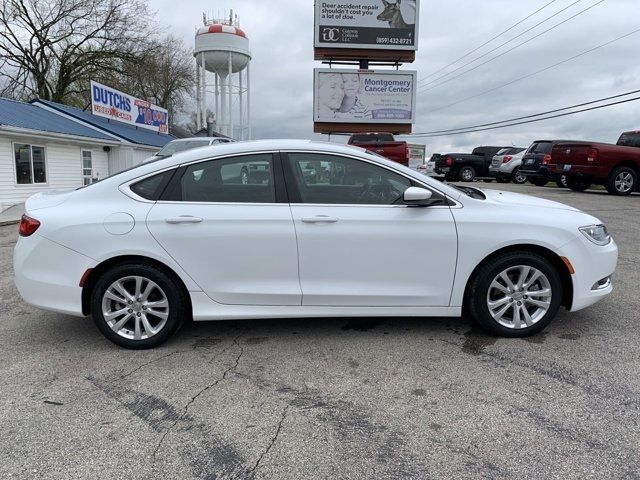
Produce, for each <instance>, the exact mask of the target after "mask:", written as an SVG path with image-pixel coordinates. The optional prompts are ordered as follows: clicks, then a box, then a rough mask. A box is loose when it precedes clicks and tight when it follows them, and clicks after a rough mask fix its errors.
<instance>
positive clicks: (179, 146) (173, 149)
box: [156, 139, 210, 157]
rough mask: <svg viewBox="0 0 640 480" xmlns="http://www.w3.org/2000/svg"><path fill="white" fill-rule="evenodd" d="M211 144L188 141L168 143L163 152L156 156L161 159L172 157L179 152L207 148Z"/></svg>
mask: <svg viewBox="0 0 640 480" xmlns="http://www.w3.org/2000/svg"><path fill="white" fill-rule="evenodd" d="M209 144H210V141H209V140H208V139H207V140H187V141H179V142H176V141H175V140H174V141H173V142H169V143H167V144H166V145H165V146H164V148H163V149H162V150H160V151H159V152H158V153H157V154H156V155H158V156H160V157H170V156H171V155H174V154H176V153H179V152H184V151H186V150H191V149H192V148H198V147H206V146H207V145H209Z"/></svg>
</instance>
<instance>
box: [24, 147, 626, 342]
mask: <svg viewBox="0 0 640 480" xmlns="http://www.w3.org/2000/svg"><path fill="white" fill-rule="evenodd" d="M246 165H252V166H254V169H255V172H254V174H253V175H252V178H253V180H252V181H251V182H244V181H243V180H242V178H240V175H239V173H238V172H241V171H242V168H243V166H246ZM617 257H618V249H617V247H616V244H615V243H614V241H613V240H612V239H611V237H610V236H609V234H608V233H607V230H606V228H605V227H604V226H603V225H602V224H601V222H600V221H599V220H598V219H597V218H594V217H592V216H591V215H588V214H586V213H583V212H580V211H579V210H576V209H575V208H572V207H569V206H566V205H563V204H560V203H556V202H552V201H548V200H542V199H538V198H535V197H530V196H526V195H521V194H516V193H508V192H498V191H492V190H486V191H484V190H479V189H476V188H471V187H460V188H458V187H453V186H449V185H445V184H443V183H440V182H438V181H437V180H434V179H431V178H429V177H426V176H424V175H422V174H420V173H418V172H415V171H412V170H410V169H409V168H405V167H403V166H401V165H399V164H397V163H394V162H391V161H387V160H385V159H383V158H381V157H379V156H377V155H375V154H371V153H368V152H366V151H365V150H362V149H358V148H354V147H348V146H341V145H332V144H324V143H314V142H306V141H290V140H283V141H275V140H273V141H261V142H245V143H234V144H228V145H219V146H215V147H204V148H200V149H196V150H192V151H188V152H184V153H180V154H177V155H174V156H172V157H170V158H166V159H161V160H157V161H154V162H150V163H146V164H143V165H139V166H137V167H135V168H133V169H130V170H127V171H124V172H120V173H118V174H116V175H113V176H112V177H109V178H106V179H104V180H102V181H100V182H98V183H94V184H92V185H89V186H86V187H82V188H79V189H77V190H74V191H70V192H63V193H41V194H37V195H35V196H33V197H31V198H30V199H29V200H28V201H27V203H26V214H25V216H24V217H23V219H22V222H21V224H20V239H19V241H18V243H17V245H16V247H15V251H14V270H15V282H16V285H17V287H18V290H19V292H20V294H21V295H22V297H23V298H24V299H25V300H26V301H27V302H28V303H30V304H32V305H35V306H37V307H40V308H43V309H47V310H53V311H57V312H63V313H66V314H70V315H77V316H86V315H92V316H93V319H94V321H95V323H96V325H97V327H98V328H99V329H100V331H101V332H102V333H103V334H104V335H105V336H106V337H107V338H108V339H110V340H111V341H113V342H115V343H117V344H118V345H121V346H123V347H128V348H147V347H153V346H155V345H158V344H160V343H162V342H163V341H165V340H167V338H169V337H170V336H171V335H172V334H173V333H174V332H176V330H177V329H178V328H179V326H180V325H181V324H182V322H183V321H185V320H187V319H193V320H223V319H239V318H282V317H295V318H301V317H349V316H425V317H426V316H438V317H446V316H460V315H462V314H463V313H465V314H466V315H468V316H469V317H471V318H472V319H474V320H475V321H476V322H478V323H479V324H480V325H481V326H482V327H484V328H485V329H486V330H488V331H490V332H492V333H494V334H498V335H503V336H509V337H515V336H524V335H530V334H533V333H535V332H538V331H540V330H541V329H543V328H544V327H545V326H546V325H547V324H548V323H549V322H550V321H551V320H552V319H553V318H554V316H555V315H556V313H557V311H558V309H559V307H560V306H563V307H565V308H567V309H568V310H570V311H576V310H580V309H582V308H585V307H587V306H589V305H591V304H593V303H595V302H596V301H598V300H600V299H602V298H603V297H604V296H606V295H607V294H609V293H610V292H611V289H612V286H611V275H612V274H613V272H614V270H615V267H616V262H617Z"/></svg>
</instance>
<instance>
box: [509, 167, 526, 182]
mask: <svg viewBox="0 0 640 480" xmlns="http://www.w3.org/2000/svg"><path fill="white" fill-rule="evenodd" d="M519 173H520V169H519V168H518V167H516V168H514V169H513V172H511V181H512V182H513V183H515V184H516V185H522V184H523V183H527V177H525V176H524V175H519Z"/></svg>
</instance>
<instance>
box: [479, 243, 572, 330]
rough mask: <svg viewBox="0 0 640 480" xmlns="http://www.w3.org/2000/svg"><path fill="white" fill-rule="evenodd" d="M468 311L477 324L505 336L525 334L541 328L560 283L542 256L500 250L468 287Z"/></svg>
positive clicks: (554, 307)
mask: <svg viewBox="0 0 640 480" xmlns="http://www.w3.org/2000/svg"><path fill="white" fill-rule="evenodd" d="M469 294H470V296H469V299H468V300H469V303H468V307H469V308H468V312H469V313H470V315H471V316H472V317H473V318H474V319H475V320H476V322H477V323H478V324H480V326H481V327H483V328H484V329H485V330H487V331H489V332H490V333H493V334H497V335H501V336H505V337H525V336H528V335H532V334H534V333H537V332H539V331H540V330H542V329H543V328H545V327H546V326H547V325H548V324H549V322H551V320H553V318H554V317H555V316H556V314H557V312H558V309H559V308H560V303H561V300H562V282H561V280H560V275H559V273H558V271H557V270H556V269H555V268H554V266H553V265H552V264H551V262H549V261H548V260H547V259H546V258H544V257H542V256H540V255H538V254H535V253H531V252H524V251H523V252H509V253H504V254H502V255H500V256H498V257H496V258H493V259H492V261H491V262H487V263H486V264H485V265H483V266H482V267H481V268H480V270H479V271H478V272H477V274H476V275H475V277H474V279H473V280H472V283H471V285H470V289H469Z"/></svg>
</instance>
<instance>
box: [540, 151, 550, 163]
mask: <svg viewBox="0 0 640 480" xmlns="http://www.w3.org/2000/svg"><path fill="white" fill-rule="evenodd" d="M550 161H551V155H549V154H548V153H547V154H546V155H545V156H544V158H543V159H542V164H543V165H548V164H549V162H550Z"/></svg>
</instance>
